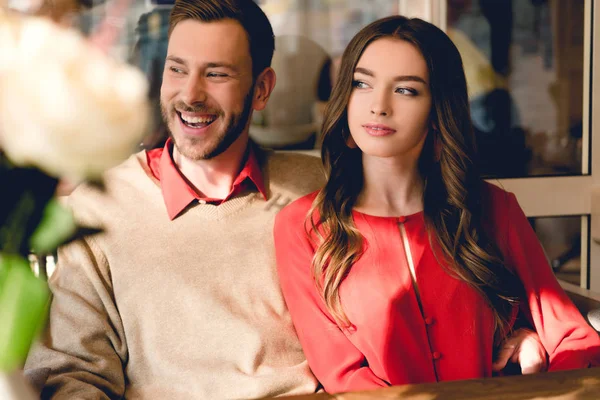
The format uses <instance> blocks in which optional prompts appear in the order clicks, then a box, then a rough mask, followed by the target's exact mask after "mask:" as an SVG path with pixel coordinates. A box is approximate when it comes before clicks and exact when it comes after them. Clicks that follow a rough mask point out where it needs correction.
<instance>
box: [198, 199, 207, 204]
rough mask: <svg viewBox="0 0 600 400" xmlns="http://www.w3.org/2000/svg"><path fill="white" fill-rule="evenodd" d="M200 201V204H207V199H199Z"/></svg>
mask: <svg viewBox="0 0 600 400" xmlns="http://www.w3.org/2000/svg"><path fill="white" fill-rule="evenodd" d="M198 203H199V204H206V200H202V199H199V200H198Z"/></svg>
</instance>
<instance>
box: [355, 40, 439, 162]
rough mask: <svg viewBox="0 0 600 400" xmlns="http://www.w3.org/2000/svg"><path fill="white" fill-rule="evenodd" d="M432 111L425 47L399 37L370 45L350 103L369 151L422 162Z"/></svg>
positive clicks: (358, 67) (358, 141)
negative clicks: (423, 51)
mask: <svg viewBox="0 0 600 400" xmlns="http://www.w3.org/2000/svg"><path fill="white" fill-rule="evenodd" d="M430 111H431V93H430V91H429V72H428V69H427V64H426V62H425V59H424V58H423V56H422V55H421V53H420V51H419V50H418V49H417V48H416V47H415V46H413V45H412V44H411V43H409V42H406V41H403V40H398V39H393V38H382V39H378V40H376V41H374V42H373V43H371V44H370V45H369V46H367V48H366V49H365V51H364V52H363V54H362V56H361V57H360V59H359V60H358V63H357V65H356V68H355V70H354V78H353V89H352V94H351V95H350V101H349V103H348V125H349V127H350V134H351V135H352V138H353V139H354V141H355V142H356V144H357V145H358V147H359V148H360V149H361V150H362V152H363V153H364V155H367V156H374V157H385V158H388V157H400V158H402V159H403V160H404V161H408V162H413V161H414V163H417V162H418V159H419V155H420V154H421V150H422V149H423V144H424V143H425V137H426V135H427V132H428V130H429V115H430Z"/></svg>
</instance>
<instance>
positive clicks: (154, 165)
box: [146, 138, 267, 220]
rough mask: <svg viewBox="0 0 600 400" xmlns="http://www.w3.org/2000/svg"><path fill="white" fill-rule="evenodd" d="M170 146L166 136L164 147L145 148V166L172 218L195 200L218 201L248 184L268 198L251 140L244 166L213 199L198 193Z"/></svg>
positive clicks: (233, 194) (213, 202)
mask: <svg viewBox="0 0 600 400" xmlns="http://www.w3.org/2000/svg"><path fill="white" fill-rule="evenodd" d="M172 149H173V142H172V139H171V138H169V139H168V140H167V142H166V143H165V146H164V147H163V148H160V149H153V150H148V151H147V152H146V160H147V163H148V167H149V168H150V171H151V172H152V175H153V176H154V177H155V178H156V179H157V180H158V181H159V182H160V188H161V191H162V195H163V200H164V202H165V206H166V208H167V214H168V215H169V218H170V219H171V220H173V219H175V217H177V215H179V214H180V213H181V212H182V211H183V210H184V209H185V208H186V207H188V206H189V205H190V204H191V203H193V202H195V201H199V202H202V203H211V204H216V205H219V204H221V203H223V202H224V201H227V200H229V199H230V198H232V197H233V196H235V195H237V194H239V193H240V192H242V191H244V189H247V188H248V185H249V184H251V185H253V186H254V189H256V190H258V191H259V192H260V193H261V195H262V196H263V198H264V199H265V200H266V199H267V192H266V189H265V185H264V180H263V175H262V170H261V167H260V164H259V162H258V158H257V155H256V150H255V149H254V145H253V144H252V143H250V144H249V145H248V154H247V157H246V162H245V164H244V167H243V168H242V170H241V171H240V173H239V174H238V176H237V177H236V178H235V180H234V182H233V185H232V187H231V191H230V192H229V194H228V195H227V197H225V198H224V199H214V198H209V197H206V196H203V195H200V194H198V193H197V192H196V190H195V189H194V188H193V187H192V185H191V184H190V183H188V181H187V180H186V179H185V177H184V176H183V175H182V174H181V172H179V169H178V168H177V166H176V165H175V163H174V162H173V159H172V157H171V151H172Z"/></svg>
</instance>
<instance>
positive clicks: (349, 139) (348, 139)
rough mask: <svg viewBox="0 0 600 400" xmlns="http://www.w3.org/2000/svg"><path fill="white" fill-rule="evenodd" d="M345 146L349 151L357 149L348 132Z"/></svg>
mask: <svg viewBox="0 0 600 400" xmlns="http://www.w3.org/2000/svg"><path fill="white" fill-rule="evenodd" d="M346 146H348V147H349V148H351V149H356V148H357V147H358V145H357V144H356V142H355V141H354V138H353V137H352V135H351V134H350V133H349V132H348V138H347V139H346Z"/></svg>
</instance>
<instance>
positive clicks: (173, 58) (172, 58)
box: [167, 56, 187, 65]
mask: <svg viewBox="0 0 600 400" xmlns="http://www.w3.org/2000/svg"><path fill="white" fill-rule="evenodd" d="M167 61H173V62H174V63H177V64H181V65H186V64H187V63H186V62H185V60H184V59H183V58H180V57H177V56H167Z"/></svg>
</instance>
